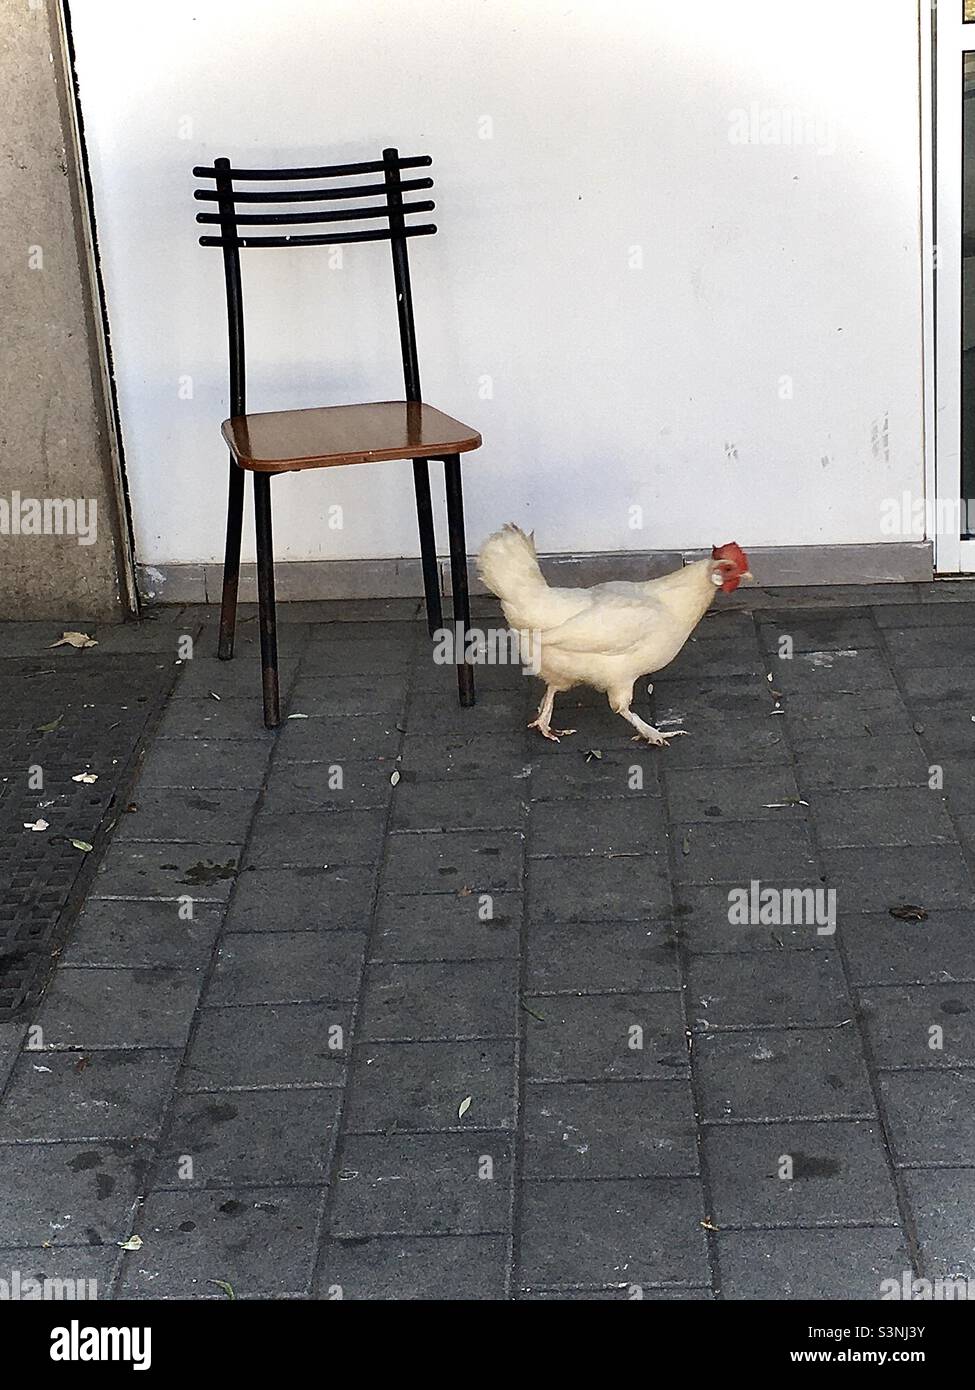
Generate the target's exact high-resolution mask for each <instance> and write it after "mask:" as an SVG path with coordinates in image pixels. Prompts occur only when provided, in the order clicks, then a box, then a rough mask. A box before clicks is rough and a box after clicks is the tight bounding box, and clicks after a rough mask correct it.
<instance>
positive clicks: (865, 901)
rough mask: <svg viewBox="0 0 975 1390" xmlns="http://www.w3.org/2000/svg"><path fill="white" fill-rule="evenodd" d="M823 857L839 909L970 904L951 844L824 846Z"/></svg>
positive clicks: (963, 869) (965, 876)
mask: <svg viewBox="0 0 975 1390" xmlns="http://www.w3.org/2000/svg"><path fill="white" fill-rule="evenodd" d="M822 859H823V865H824V867H825V869H826V885H827V887H829V888H835V889H836V898H837V903H838V905H839V911H840V912H841V913H847V912H887V911H888V910H889V909H890V908H892V907H900V906H903V905H904V904H905V903H917V904H920V906H922V907H925V908H965V909H971V908H973V907H975V894H973V892H972V885H971V878H970V875H969V872H968V868H967V866H966V864H965V860H964V858H963V856H962V853H961V850H960V849H958V848H956V847H955V846H954V845H944V846H942V845H921V846H915V845H902V846H898V847H897V848H870V849H827V850H824V851H823V854H822Z"/></svg>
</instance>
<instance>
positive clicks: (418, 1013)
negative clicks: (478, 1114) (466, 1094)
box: [362, 961, 517, 1099]
mask: <svg viewBox="0 0 975 1390" xmlns="http://www.w3.org/2000/svg"><path fill="white" fill-rule="evenodd" d="M516 994H517V973H516V970H515V967H514V966H513V965H512V963H511V962H509V961H465V962H446V963H437V962H434V963H424V962H418V961H410V962H407V963H400V964H395V965H372V966H370V968H369V971H368V973H367V975H366V985H365V994H364V1005H363V1021H362V1036H363V1037H364V1038H365V1039H367V1040H369V1041H371V1042H375V1041H378V1040H379V1039H389V1040H398V1039H414V1040H417V1041H419V1040H423V1039H430V1040H435V1039H440V1038H487V1037H493V1038H506V1037H512V1036H513V1035H514V1033H515V1031H516V1025H517V1019H516V1017H515V1009H516ZM461 1099H463V1097H461Z"/></svg>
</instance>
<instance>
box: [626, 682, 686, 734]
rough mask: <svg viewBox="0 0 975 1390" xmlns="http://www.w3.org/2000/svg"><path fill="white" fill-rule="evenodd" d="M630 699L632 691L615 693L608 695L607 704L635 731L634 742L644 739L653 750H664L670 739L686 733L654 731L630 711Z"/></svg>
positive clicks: (680, 731)
mask: <svg viewBox="0 0 975 1390" xmlns="http://www.w3.org/2000/svg"><path fill="white" fill-rule="evenodd" d="M651 688H652V687H651ZM632 699H633V691H632V689H630V690H627V691H625V692H622V691H617V692H612V693H611V694H610V697H609V703H610V707H611V708H612V710H613V713H614V714H619V715H622V717H623V718H624V719H625V720H627V722H628V723H630V724H632V725H633V727H634V729H636V733H635V734H634V735H633V739H634V742H642V741H643V740H644V739H646V741H647V743H652V744H653V746H654V747H655V748H666V747H667V744H668V743H669V742H670V740H671V739H672V738H677V736H678V735H679V734H686V733H687V730H686V729H671V731H670V732H669V733H666V734H665V733H664V732H663V731H662V730H661V729H655V728H654V727H653V725H652V724H648V723H647V722H646V720H645V719H641V718H640V716H639V715H638V714H634V713H633V711H632V710H631V709H630V702H631V701H632Z"/></svg>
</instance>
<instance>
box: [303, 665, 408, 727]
mask: <svg viewBox="0 0 975 1390" xmlns="http://www.w3.org/2000/svg"><path fill="white" fill-rule="evenodd" d="M406 687H407V675H406V672H404V673H403V674H402V675H399V676H389V675H386V676H384V678H383V679H382V680H376V678H375V676H312V675H306V674H305V673H304V672H302V673H301V674H300V675H299V677H298V680H297V682H296V683H295V685H294V688H293V691H292V695H291V712H292V713H295V714H307V715H309V716H310V717H327V718H329V719H335V718H341V717H343V716H345V715H355V716H359V717H368V716H372V715H394V716H396V717H397V718H399V716H401V714H402V712H403V709H404V707H405V704H406Z"/></svg>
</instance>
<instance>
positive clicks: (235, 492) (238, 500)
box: [217, 454, 244, 661]
mask: <svg viewBox="0 0 975 1390" xmlns="http://www.w3.org/2000/svg"><path fill="white" fill-rule="evenodd" d="M243 523H244V471H243V469H242V468H238V467H237V463H236V460H235V459H234V457H233V455H232V454H231V456H230V487H229V489H228V493H227V545H226V548H225V550H224V556H223V594H222V597H221V600H220V636H219V638H218V641H217V656H218V657H219V658H220V660H221V661H229V660H230V658H231V657H232V656H233V654H234V632H235V630H236V627H237V589H238V585H239V583H240V532H241V527H242V526H243Z"/></svg>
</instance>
